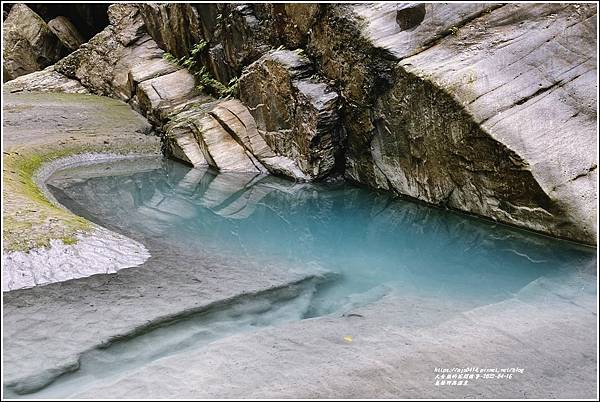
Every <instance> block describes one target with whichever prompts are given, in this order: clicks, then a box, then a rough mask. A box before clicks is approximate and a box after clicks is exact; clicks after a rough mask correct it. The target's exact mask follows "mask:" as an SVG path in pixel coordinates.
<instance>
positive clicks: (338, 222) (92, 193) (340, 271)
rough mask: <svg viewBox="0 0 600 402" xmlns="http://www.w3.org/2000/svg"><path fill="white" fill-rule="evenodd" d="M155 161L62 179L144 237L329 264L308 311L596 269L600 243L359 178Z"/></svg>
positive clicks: (568, 276)
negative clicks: (299, 178)
mask: <svg viewBox="0 0 600 402" xmlns="http://www.w3.org/2000/svg"><path fill="white" fill-rule="evenodd" d="M143 166H144V164H143V163H142V162H140V163H137V164H136V163H132V162H117V163H116V164H115V163H112V164H111V165H106V166H104V165H99V166H96V167H93V168H85V169H84V168H78V169H73V170H66V171H64V172H63V173H62V174H59V175H57V176H55V177H54V178H53V179H52V181H51V182H50V184H51V188H54V191H55V193H57V194H59V196H60V194H62V196H63V198H65V196H66V198H65V199H64V200H63V202H65V203H66V204H67V205H68V204H70V207H71V208H73V209H75V210H77V209H79V210H80V211H79V212H80V213H81V214H83V215H86V216H87V217H89V218H91V219H93V220H95V221H97V222H99V223H101V224H104V225H106V226H109V227H112V228H115V229H117V230H119V231H121V232H124V233H125V234H130V235H132V236H134V237H136V238H138V239H141V240H142V241H143V239H159V241H160V243H161V244H164V245H165V246H168V247H175V248H182V249H185V250H186V251H187V252H189V251H190V250H192V251H193V250H194V249H205V250H206V249H211V250H214V251H215V252H218V253H222V254H224V255H235V256H239V257H242V258H244V260H247V261H260V259H262V258H269V259H277V260H279V261H284V262H289V266H294V267H297V266H299V265H304V266H307V267H310V268H312V269H318V270H321V271H323V272H327V273H329V274H330V275H331V277H332V278H334V279H333V280H330V281H328V282H326V283H324V284H322V285H321V287H320V288H319V291H318V292H317V294H316V295H315V297H314V299H313V300H312V302H311V304H310V307H309V308H308V310H307V311H306V314H305V316H307V317H311V316H318V315H323V314H327V313H330V312H338V311H344V310H348V309H350V308H351V307H352V306H356V305H360V304H364V303H368V302H370V301H373V300H377V299H378V298H380V297H382V296H383V295H385V294H388V293H390V292H401V293H402V294H414V295H419V296H428V297H439V298H440V300H441V301H444V300H452V299H456V300H464V301H468V302H469V303H475V304H479V303H481V304H489V303H493V302H497V301H500V300H503V299H506V298H508V297H511V296H512V295H513V294H514V293H515V292H518V291H519V290H520V289H522V288H523V287H525V286H526V285H528V284H529V283H530V282H532V281H534V280H536V279H537V278H540V277H546V278H554V279H556V278H563V279H564V280H565V281H566V282H565V283H567V282H568V281H577V280H578V277H579V275H580V274H585V273H592V272H593V271H594V270H595V264H596V259H595V250H594V249H591V248H586V247H581V246H578V245H575V244H573V243H569V242H565V241H558V240H554V239H550V238H547V237H544V236H539V235H535V234H532V233H529V232H525V231H520V230H517V229H514V228H509V227H507V226H504V225H500V224H493V223H490V222H487V221H483V220H479V219H474V218H471V217H467V216H465V215H461V214H457V213H452V212H449V211H444V210H440V209H435V208H431V207H428V206H424V205H420V204H416V203H413V202H408V201H402V200H398V199H394V198H393V197H391V196H389V195H386V194H380V193H377V192H374V191H371V190H368V189H365V188H359V187H356V186H352V185H348V184H307V183H292V182H289V181H286V180H283V179H279V178H275V177H271V176H260V175H259V176H257V175H253V174H237V173H236V174H234V173H220V174H219V173H217V172H215V171H213V170H210V169H192V168H189V167H186V166H184V165H181V164H179V163H176V162H172V161H162V162H160V164H158V165H156V166H154V168H148V167H147V166H146V168H145V170H143V171H140V170H141V169H142V167H143ZM57 189H60V191H58V190H57ZM155 252H156V251H155ZM284 265H285V264H284ZM284 269H285V268H284ZM588 288H589V286H588ZM586 291H595V289H593V288H592V289H586Z"/></svg>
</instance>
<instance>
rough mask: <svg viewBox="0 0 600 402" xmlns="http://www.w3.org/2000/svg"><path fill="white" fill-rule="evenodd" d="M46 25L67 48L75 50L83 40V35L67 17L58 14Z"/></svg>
mask: <svg viewBox="0 0 600 402" xmlns="http://www.w3.org/2000/svg"><path fill="white" fill-rule="evenodd" d="M48 27H49V28H50V30H51V31H52V32H53V33H54V35H56V36H57V37H58V39H60V41H61V42H62V44H63V45H64V46H65V47H66V48H67V49H69V50H75V49H77V48H78V47H79V46H81V44H82V43H83V42H85V40H84V39H83V36H81V34H80V33H79V31H77V28H75V26H74V25H73V24H72V23H71V21H69V19H68V18H67V17H63V16H62V15H60V16H58V17H56V18H54V19H52V20H50V21H48Z"/></svg>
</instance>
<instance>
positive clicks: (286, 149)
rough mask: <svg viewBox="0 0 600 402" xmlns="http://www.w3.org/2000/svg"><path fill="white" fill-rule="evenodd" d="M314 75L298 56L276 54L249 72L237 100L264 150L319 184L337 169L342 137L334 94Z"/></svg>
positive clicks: (302, 57)
mask: <svg viewBox="0 0 600 402" xmlns="http://www.w3.org/2000/svg"><path fill="white" fill-rule="evenodd" d="M313 73H314V70H313V69H312V66H311V64H310V62H309V60H308V58H306V57H305V56H304V55H303V54H302V53H301V52H298V51H289V50H276V51H271V52H269V53H267V54H266V55H264V56H263V57H261V58H260V59H259V60H257V61H256V62H254V63H252V64H251V65H250V66H248V68H247V69H246V70H245V72H244V74H242V76H241V77H240V81H239V85H240V100H241V101H242V102H243V103H244V104H245V105H246V106H247V107H248V108H249V109H250V113H251V114H252V116H253V117H254V119H255V120H256V124H257V128H258V131H259V133H260V134H261V136H262V137H263V138H264V140H265V141H266V143H267V144H268V145H269V147H270V148H271V149H272V150H273V151H274V152H275V153H276V154H277V155H282V156H286V157H288V158H290V159H292V160H294V161H295V162H296V163H297V165H298V166H299V168H300V169H301V170H302V172H304V174H305V175H306V176H308V177H310V178H312V179H320V178H323V177H325V176H326V175H328V174H330V173H332V172H333V170H334V168H335V167H336V159H337V158H338V156H339V155H340V151H341V141H342V133H343V131H342V128H341V126H340V124H339V118H338V114H337V106H338V94H337V93H336V92H335V91H333V90H332V89H331V88H329V87H328V86H327V84H325V83H324V82H322V81H320V80H319V79H318V78H317V76H316V75H314V74H313Z"/></svg>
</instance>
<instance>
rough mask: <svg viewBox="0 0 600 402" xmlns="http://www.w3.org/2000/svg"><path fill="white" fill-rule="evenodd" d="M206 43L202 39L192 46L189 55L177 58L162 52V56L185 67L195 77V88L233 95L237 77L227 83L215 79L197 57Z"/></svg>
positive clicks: (236, 86)
mask: <svg viewBox="0 0 600 402" xmlns="http://www.w3.org/2000/svg"><path fill="white" fill-rule="evenodd" d="M207 46H208V43H207V42H206V41H204V40H201V41H200V42H198V43H196V44H195V45H194V46H192V49H191V50H190V54H189V56H183V57H180V58H177V57H175V56H173V55H172V54H171V53H164V54H163V58H164V59H165V60H167V61H168V62H171V63H174V64H177V65H178V66H180V67H183V68H185V69H187V70H188V71H189V72H190V73H191V74H192V75H193V76H194V77H195V78H196V83H197V85H196V88H197V89H198V90H199V91H203V92H207V93H209V94H210V95H213V96H217V97H219V98H225V97H229V96H235V95H236V94H237V92H238V87H239V85H238V77H234V78H232V79H231V80H230V81H229V82H228V83H227V85H225V84H223V83H222V82H220V81H219V80H217V79H215V78H214V77H213V76H212V75H211V74H210V72H209V71H208V70H207V69H206V66H203V65H202V64H201V63H200V61H199V59H200V56H201V55H202V52H204V50H205V49H206V47H207Z"/></svg>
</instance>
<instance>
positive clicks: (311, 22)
mask: <svg viewBox="0 0 600 402" xmlns="http://www.w3.org/2000/svg"><path fill="white" fill-rule="evenodd" d="M596 14H597V8H596V6H595V5H589V4H588V5H578V4H509V5H503V4H491V3H485V4H477V3H465V4H430V3H428V4H416V3H410V4H409V3H406V4H404V3H402V4H401V3H398V4H394V3H378V4H357V5H351V4H336V5H334V4H222V3H221V4H181V3H177V4H166V3H165V4H140V5H113V6H111V11H109V17H110V21H111V24H110V26H109V27H107V28H106V29H105V31H103V32H101V33H100V34H98V35H96V36H95V37H94V38H92V40H90V42H88V43H87V44H85V45H83V46H82V47H81V48H80V49H79V50H77V51H76V52H74V53H73V54H72V55H71V56H69V57H67V58H65V59H63V60H61V62H59V63H57V65H56V66H55V67H54V70H55V71H57V72H59V73H62V74H64V75H65V76H67V77H70V78H73V79H75V80H77V82H79V83H81V84H82V85H83V86H84V87H85V88H86V89H88V90H90V91H91V92H94V93H100V94H105V95H109V96H113V97H118V98H120V99H123V100H125V101H127V102H129V103H130V104H131V105H132V107H134V108H135V109H136V110H138V111H140V112H141V113H143V114H144V115H146V116H147V117H148V118H149V119H150V120H151V121H152V122H153V123H154V124H155V126H156V127H157V128H158V129H159V130H161V131H163V132H164V133H165V139H166V142H165V144H166V150H167V151H168V152H170V154H171V155H172V156H175V157H176V158H179V159H181V160H184V161H186V162H188V163H191V164H194V165H201V164H210V165H213V166H215V167H217V168H220V169H223V170H236V169H240V170H244V171H249V170H252V171H257V172H264V171H268V172H270V173H273V174H280V175H284V176H288V177H291V178H294V179H298V178H302V179H307V180H319V179H323V178H326V177H329V176H332V175H335V174H340V173H343V174H344V175H345V177H346V178H348V179H350V180H353V181H356V182H359V183H362V184H366V185H369V186H372V187H375V188H381V189H385V190H388V191H392V192H395V193H397V194H399V195H404V196H409V197H413V198H416V199H419V200H422V201H425V202H428V203H431V204H435V205H440V206H443V207H448V208H453V209H457V210H461V211H465V212H468V213H473V214H477V215H481V216H484V217H487V218H491V219H494V220H497V221H500V222H505V223H510V224H514V225H517V226H520V227H524V228H528V229H533V230H537V231H540V232H543V233H547V234H551V235H554V236H559V237H564V238H568V239H573V240H577V241H581V242H585V243H591V244H595V243H596V226H595V220H596V215H597V211H596V203H597V153H596V150H595V143H596V139H597V133H596V130H595V127H596V121H597V116H596V94H595V91H596V85H597V82H596V69H597V66H596V63H597V60H596V30H597V26H596ZM164 52H169V53H171V54H172V55H173V56H174V57H177V58H189V57H193V58H194V61H195V63H197V64H199V65H201V66H204V67H205V71H203V72H202V74H204V75H202V76H201V77H200V78H199V77H198V75H197V72H195V71H192V70H190V71H188V70H186V69H183V68H181V67H179V66H176V65H174V64H172V63H169V62H167V61H166V60H165V59H164ZM206 74H208V76H207V75H206ZM207 77H210V79H215V80H217V81H219V82H221V83H222V84H223V85H227V84H229V83H231V82H235V81H237V85H238V86H239V89H238V91H237V97H238V98H239V99H240V101H241V102H240V101H235V102H233V101H232V100H227V99H225V100H218V99H215V98H214V97H212V96H208V95H206V94H205V93H202V91H201V90H200V89H198V87H197V86H196V85H197V84H198V79H200V80H203V79H207ZM38 81H39V80H38ZM232 102H233V103H232ZM232 155H235V156H236V157H235V158H233V156H232ZM231 161H234V162H231Z"/></svg>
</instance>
